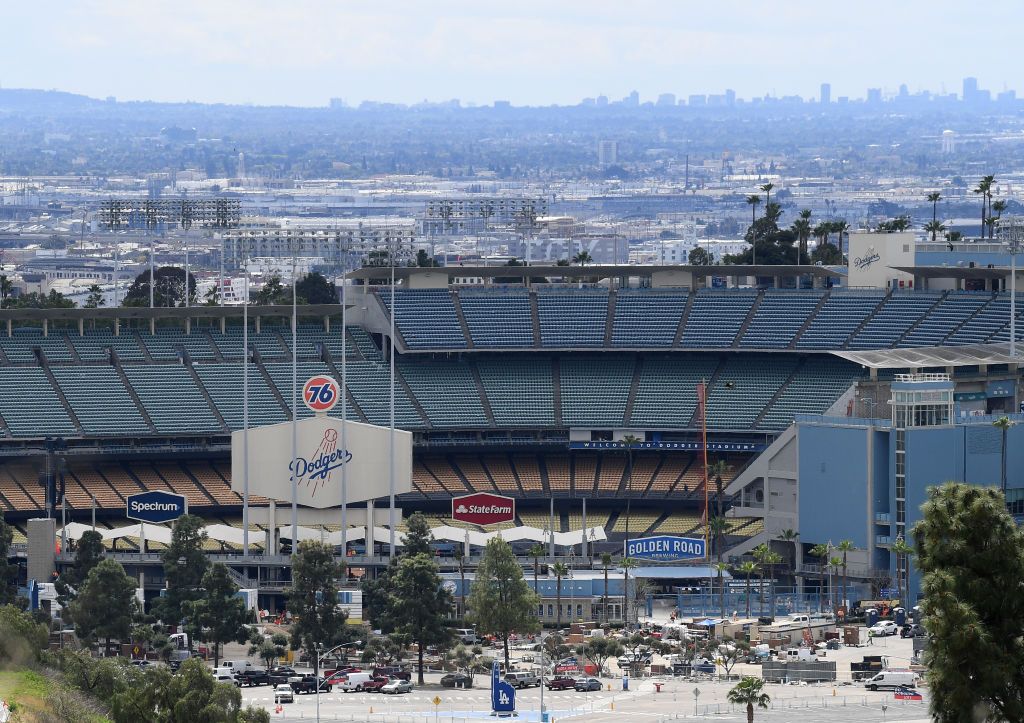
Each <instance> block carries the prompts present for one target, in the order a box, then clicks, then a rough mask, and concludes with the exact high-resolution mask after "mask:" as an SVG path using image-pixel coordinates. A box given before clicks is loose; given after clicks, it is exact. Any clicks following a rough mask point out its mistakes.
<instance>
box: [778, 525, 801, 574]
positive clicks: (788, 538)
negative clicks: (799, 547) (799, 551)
mask: <svg viewBox="0 0 1024 723" xmlns="http://www.w3.org/2000/svg"><path fill="white" fill-rule="evenodd" d="M798 537H800V533H799V532H797V531H796V530H793V529H790V528H788V527H787V528H786V529H785V530H780V531H779V534H778V535H776V536H775V539H776V540H779V541H780V542H789V543H792V545H793V565H794V566H795V565H796V544H797V543H796V538H798Z"/></svg>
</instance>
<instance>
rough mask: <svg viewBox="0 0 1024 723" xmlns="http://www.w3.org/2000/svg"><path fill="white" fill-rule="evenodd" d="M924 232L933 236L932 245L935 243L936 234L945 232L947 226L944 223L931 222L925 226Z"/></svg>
mask: <svg viewBox="0 0 1024 723" xmlns="http://www.w3.org/2000/svg"><path fill="white" fill-rule="evenodd" d="M924 230H925V231H927V232H928V233H930V234H931V235H932V243H935V236H936V234H940V233H942V232H943V231H945V230H946V225H945V224H944V223H942V221H929V222H928V223H926V224H925V225H924Z"/></svg>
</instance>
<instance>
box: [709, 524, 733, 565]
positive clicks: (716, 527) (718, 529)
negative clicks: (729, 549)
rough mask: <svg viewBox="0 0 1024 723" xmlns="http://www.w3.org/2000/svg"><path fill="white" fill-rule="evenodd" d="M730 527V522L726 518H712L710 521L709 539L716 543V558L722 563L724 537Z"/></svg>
mask: <svg viewBox="0 0 1024 723" xmlns="http://www.w3.org/2000/svg"><path fill="white" fill-rule="evenodd" d="M728 527H729V521H728V520H727V519H725V518H724V517H712V518H711V519H710V520H708V537H710V538H711V539H712V540H714V541H715V557H716V558H718V561H719V562H721V561H722V552H723V550H722V548H723V547H724V545H723V544H722V536H723V535H724V534H725V531H726V529H728Z"/></svg>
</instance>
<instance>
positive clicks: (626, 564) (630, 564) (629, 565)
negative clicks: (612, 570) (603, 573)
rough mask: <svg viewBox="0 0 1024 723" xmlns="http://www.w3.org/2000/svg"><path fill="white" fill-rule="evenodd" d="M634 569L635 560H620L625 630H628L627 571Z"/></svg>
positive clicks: (625, 558)
mask: <svg viewBox="0 0 1024 723" xmlns="http://www.w3.org/2000/svg"><path fill="white" fill-rule="evenodd" d="M634 567H636V560H634V559H633V558H632V557H624V558H622V603H623V605H624V606H625V607H624V609H623V611H622V613H623V616H624V618H625V619H624V622H625V624H626V629H627V630H628V629H629V620H630V618H629V571H630V570H632V569H633V568H634Z"/></svg>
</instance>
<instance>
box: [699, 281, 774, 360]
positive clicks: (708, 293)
mask: <svg viewBox="0 0 1024 723" xmlns="http://www.w3.org/2000/svg"><path fill="white" fill-rule="evenodd" d="M756 298H757V292H756V291H754V290H753V289H732V290H729V291H716V290H710V289H701V290H700V291H698V292H697V296H696V297H695V298H694V300H693V306H692V307H691V308H690V316H689V317H688V318H687V320H686V330H685V331H684V332H683V341H682V345H683V346H684V347H690V348H704V349H723V348H729V347H731V346H732V344H733V342H734V341H735V340H736V334H738V333H739V330H740V327H741V326H743V321H744V320H745V319H746V318H747V314H749V313H750V308H751V307H752V306H753V305H754V300H755V299H756Z"/></svg>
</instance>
